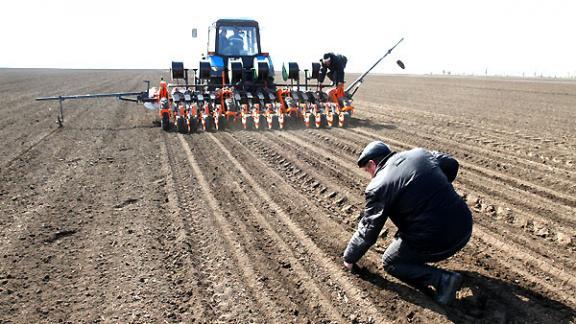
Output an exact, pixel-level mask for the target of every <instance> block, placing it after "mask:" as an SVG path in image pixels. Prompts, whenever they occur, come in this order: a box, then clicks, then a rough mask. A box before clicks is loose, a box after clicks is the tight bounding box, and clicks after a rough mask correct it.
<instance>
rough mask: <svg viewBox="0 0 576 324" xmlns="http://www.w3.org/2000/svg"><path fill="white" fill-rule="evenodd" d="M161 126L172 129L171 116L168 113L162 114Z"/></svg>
mask: <svg viewBox="0 0 576 324" xmlns="http://www.w3.org/2000/svg"><path fill="white" fill-rule="evenodd" d="M160 126H162V129H163V130H165V131H168V130H170V116H169V115H168V114H162V120H160Z"/></svg>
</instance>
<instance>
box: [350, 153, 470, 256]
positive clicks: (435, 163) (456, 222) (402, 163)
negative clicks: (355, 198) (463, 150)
mask: <svg viewBox="0 0 576 324" xmlns="http://www.w3.org/2000/svg"><path fill="white" fill-rule="evenodd" d="M458 166H459V165H458V161H456V160H455V159H454V158H452V157H451V156H449V155H447V154H443V153H439V152H434V151H428V150H425V149H422V148H415V149H412V150H409V151H404V152H400V153H396V154H394V155H392V156H391V157H390V158H388V159H387V160H386V161H383V162H381V163H380V164H379V165H378V169H377V171H376V175H375V177H374V178H373V179H372V181H371V182H370V184H369V185H368V187H367V188H366V192H365V195H366V206H365V209H364V214H363V216H362V219H361V220H360V223H359V224H358V229H357V231H356V233H354V236H352V239H351V240H350V242H349V243H348V247H347V248H346V250H345V251H344V260H345V261H346V262H348V263H355V262H357V261H358V260H359V259H360V258H361V257H362V256H363V255H364V254H365V253H366V251H367V250H368V249H369V248H370V246H372V245H373V244H374V243H376V240H377V239H378V235H379V234H380V231H381V230H382V228H383V226H384V223H385V222H386V219H387V218H388V217H390V219H391V220H392V222H393V223H394V224H395V225H396V227H398V233H397V235H398V236H399V237H401V238H402V240H403V242H405V243H406V244H407V245H409V246H410V247H411V248H414V249H416V250H418V251H421V252H422V253H430V254H433V253H441V252H443V251H446V250H448V249H450V248H453V247H454V246H457V245H458V244H460V243H461V242H462V240H463V239H466V238H467V237H469V236H470V234H471V231H472V215H471V213H470V210H469V209H468V206H467V205H466V203H465V202H464V200H463V199H462V198H461V197H460V196H459V195H458V194H457V193H456V191H455V190H454V187H453V186H452V181H454V179H455V178H456V175H457V174H458Z"/></svg>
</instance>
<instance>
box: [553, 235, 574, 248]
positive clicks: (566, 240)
mask: <svg viewBox="0 0 576 324" xmlns="http://www.w3.org/2000/svg"><path fill="white" fill-rule="evenodd" d="M556 240H557V241H558V244H560V245H561V246H568V245H570V244H572V238H571V237H570V236H569V235H566V234H564V233H562V232H558V233H556Z"/></svg>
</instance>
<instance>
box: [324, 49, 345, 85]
mask: <svg viewBox="0 0 576 324" xmlns="http://www.w3.org/2000/svg"><path fill="white" fill-rule="evenodd" d="M327 55H328V56H329V57H330V65H328V66H327V67H326V66H324V64H322V68H321V69H320V77H319V78H318V81H320V82H324V78H325V77H326V73H327V70H330V72H328V78H330V80H332V82H334V83H335V84H338V83H344V69H345V68H346V63H348V59H347V58H346V56H344V55H340V54H334V53H327Z"/></svg>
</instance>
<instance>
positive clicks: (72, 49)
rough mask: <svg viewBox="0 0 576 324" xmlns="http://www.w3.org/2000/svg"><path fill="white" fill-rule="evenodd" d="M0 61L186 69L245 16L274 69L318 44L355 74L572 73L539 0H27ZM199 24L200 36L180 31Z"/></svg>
mask: <svg viewBox="0 0 576 324" xmlns="http://www.w3.org/2000/svg"><path fill="white" fill-rule="evenodd" d="M1 11H2V15H1V17H0V30H1V32H0V44H1V45H0V46H1V47H0V48H1V50H0V67H48V68H127V69H130V68H162V69H164V68H169V66H170V62H171V61H173V60H174V61H183V62H184V64H185V66H187V67H190V68H196V67H197V65H198V60H199V58H200V54H201V53H203V52H206V36H207V30H208V26H209V24H210V23H211V22H214V21H215V20H217V19H218V18H221V17H223V18H233V17H241V18H252V19H255V20H258V21H259V23H260V27H261V38H262V39H261V41H262V50H263V51H267V52H270V55H271V56H272V59H273V61H274V65H275V67H276V70H279V69H280V68H281V66H282V62H287V61H295V62H298V63H299V65H300V66H301V68H304V67H308V66H309V65H310V63H311V62H312V61H317V60H318V59H319V58H320V57H321V56H322V54H323V53H324V52H327V51H334V52H338V53H342V54H344V55H346V56H347V57H348V67H347V71H348V72H362V71H363V70H365V69H366V68H368V67H369V66H370V65H371V64H372V63H373V61H375V60H376V59H377V58H378V57H380V56H382V55H383V54H384V53H385V52H386V50H387V49H388V48H389V47H391V46H392V45H393V44H394V43H395V42H396V41H397V40H399V39H400V38H401V37H404V38H405V40H404V42H403V43H402V44H401V45H400V46H399V47H398V48H397V49H396V51H395V52H394V53H393V55H390V56H389V58H387V59H386V61H383V62H382V64H381V65H380V66H379V67H378V68H377V69H375V72H380V73H402V71H401V70H400V69H399V68H398V67H396V65H395V64H394V63H393V62H394V61H396V60H397V59H402V60H403V61H404V62H405V63H406V66H407V69H406V71H404V73H410V74H426V73H430V72H433V73H442V71H443V70H445V71H451V72H452V73H453V74H459V73H466V74H469V73H474V74H477V75H483V74H484V73H485V70H486V69H488V74H500V75H522V73H525V75H526V76H533V75H534V74H535V73H536V74H537V75H540V74H543V75H548V76H554V75H557V76H559V77H567V76H570V77H576V2H575V1H569V0H566V1H560V0H545V1H544V0H542V1H515V0H514V1H503V0H501V1H495V0H483V1H473V2H472V1H462V0H460V1H457V0H445V1H443V0H436V1H431V0H429V1H424V0H405V1H399V0H397V1H361V0H356V1H342V2H341V1H330V0H323V1H312V0H309V1H271V0H261V1H241V0H235V1H228V0H225V1H206V0H204V1H190V0H189V1H159V0H157V1H148V0H145V1H120V0H116V1H110V0H102V1H64V0H61V1H60V0H52V1H31V0H12V1H5V2H3V3H2V9H1ZM194 27H196V28H198V35H199V38H196V39H193V38H192V37H191V30H192V28H194Z"/></svg>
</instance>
